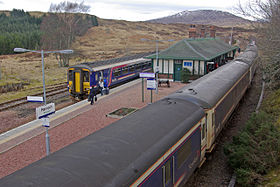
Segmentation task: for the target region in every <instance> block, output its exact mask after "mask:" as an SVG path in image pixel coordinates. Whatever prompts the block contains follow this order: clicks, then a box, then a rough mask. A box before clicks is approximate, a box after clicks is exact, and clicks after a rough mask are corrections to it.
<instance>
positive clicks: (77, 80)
mask: <svg viewBox="0 0 280 187" xmlns="http://www.w3.org/2000/svg"><path fill="white" fill-rule="evenodd" d="M73 73H74V92H76V93H81V90H82V85H81V71H74V72H73Z"/></svg>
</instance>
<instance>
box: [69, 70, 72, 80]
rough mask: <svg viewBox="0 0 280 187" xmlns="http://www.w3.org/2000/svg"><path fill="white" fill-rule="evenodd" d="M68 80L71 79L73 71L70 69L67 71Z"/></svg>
mask: <svg viewBox="0 0 280 187" xmlns="http://www.w3.org/2000/svg"><path fill="white" fill-rule="evenodd" d="M68 80H69V81H73V71H72V70H69V72H68Z"/></svg>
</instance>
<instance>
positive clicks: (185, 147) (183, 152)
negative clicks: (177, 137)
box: [177, 140, 191, 169]
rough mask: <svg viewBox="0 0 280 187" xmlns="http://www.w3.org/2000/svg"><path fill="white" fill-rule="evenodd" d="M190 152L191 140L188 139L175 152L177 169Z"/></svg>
mask: <svg viewBox="0 0 280 187" xmlns="http://www.w3.org/2000/svg"><path fill="white" fill-rule="evenodd" d="M190 154H191V140H188V141H187V142H185V143H184V145H183V146H182V147H181V148H180V149H179V151H178V154H177V161H178V162H177V169H179V168H181V167H182V166H183V164H184V163H185V162H186V160H187V159H188V157H189V155H190Z"/></svg>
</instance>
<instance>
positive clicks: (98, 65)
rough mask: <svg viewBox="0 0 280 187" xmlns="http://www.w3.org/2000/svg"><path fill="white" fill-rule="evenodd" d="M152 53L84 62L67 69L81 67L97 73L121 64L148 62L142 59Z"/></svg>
mask: <svg viewBox="0 0 280 187" xmlns="http://www.w3.org/2000/svg"><path fill="white" fill-rule="evenodd" d="M153 53H154V52H147V53H139V54H135V55H130V56H123V57H120V58H113V59H108V60H100V61H95V62H84V63H81V64H77V65H74V66H71V67H69V68H77V67H82V68H87V69H92V70H93V71H98V70H101V69H106V68H110V67H113V66H116V64H118V65H123V64H127V63H139V62H140V61H141V62H143V61H149V60H148V59H144V57H146V56H148V55H151V54H153Z"/></svg>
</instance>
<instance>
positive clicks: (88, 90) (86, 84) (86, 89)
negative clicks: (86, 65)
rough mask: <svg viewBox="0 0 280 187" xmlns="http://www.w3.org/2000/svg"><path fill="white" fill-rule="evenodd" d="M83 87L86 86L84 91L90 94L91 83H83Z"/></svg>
mask: <svg viewBox="0 0 280 187" xmlns="http://www.w3.org/2000/svg"><path fill="white" fill-rule="evenodd" d="M83 85H84V91H85V92H86V93H87V94H89V92H90V85H89V82H83Z"/></svg>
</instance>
